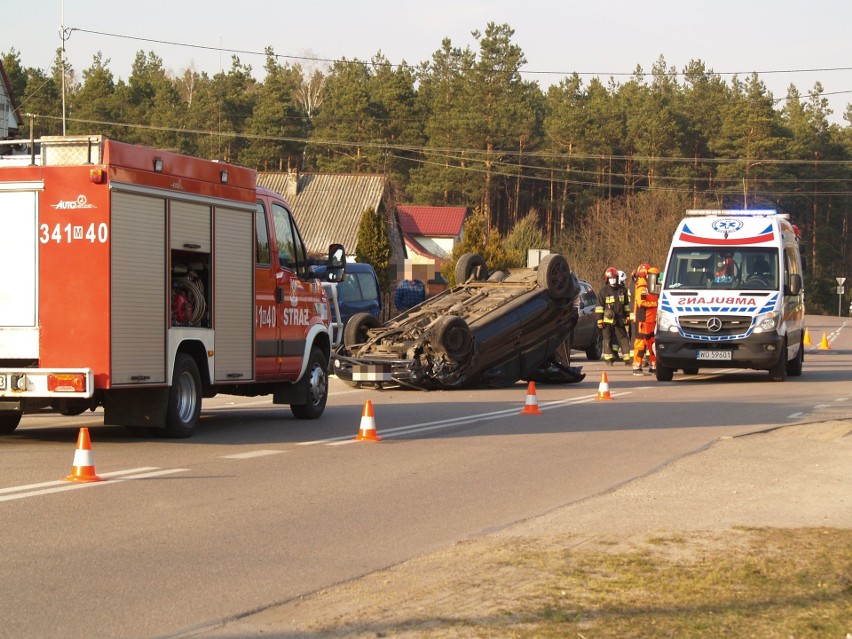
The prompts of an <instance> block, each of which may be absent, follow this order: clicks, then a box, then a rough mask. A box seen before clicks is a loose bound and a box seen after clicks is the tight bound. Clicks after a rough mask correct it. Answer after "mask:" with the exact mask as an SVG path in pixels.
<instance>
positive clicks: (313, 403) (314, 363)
mask: <svg viewBox="0 0 852 639" xmlns="http://www.w3.org/2000/svg"><path fill="white" fill-rule="evenodd" d="M325 360H326V358H325V357H324V356H323V354H322V351H321V350H320V349H318V348H316V347H314V348H312V349H311V356H310V358H309V359H308V368H307V369H306V370H305V375H304V376H303V377H302V379H300V380H299V381H298V382H297V384H298V385H300V386H301V388H300V389H299V391H300V392H298V393H297V396H299V397H305V403H304V404H290V412H292V413H293V416H294V417H295V418H296V419H319V417H320V416H321V415H322V412H323V411H324V410H325V403H326V402H327V401H328V373H327V371H326V365H325Z"/></svg>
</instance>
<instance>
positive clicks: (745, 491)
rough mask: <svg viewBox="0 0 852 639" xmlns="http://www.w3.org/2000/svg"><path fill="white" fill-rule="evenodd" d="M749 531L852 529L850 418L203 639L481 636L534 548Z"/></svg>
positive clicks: (533, 573) (720, 449)
mask: <svg viewBox="0 0 852 639" xmlns="http://www.w3.org/2000/svg"><path fill="white" fill-rule="evenodd" d="M749 527H770V528H839V529H852V419H848V420H839V421H828V422H821V423H813V424H801V425H793V426H786V427H781V428H778V429H776V430H772V431H768V432H765V433H760V434H754V435H748V436H744V437H738V438H729V439H723V440H720V441H718V442H716V443H714V444H713V445H711V446H709V447H707V448H706V449H704V450H702V451H700V452H698V453H696V454H693V455H690V456H687V457H684V458H682V459H680V460H677V461H675V462H673V463H671V464H669V465H668V466H665V467H664V468H661V469H659V470H658V471H656V472H654V473H652V474H649V475H647V476H645V477H642V478H639V479H636V480H634V481H631V482H629V483H627V484H625V485H623V486H621V487H619V488H617V489H615V490H612V491H610V492H608V493H605V494H602V495H598V496H595V497H592V498H589V499H586V500H584V501H581V502H578V503H574V504H571V505H568V506H565V507H563V508H560V509H558V510H556V511H554V512H551V513H548V514H546V515H543V516H541V517H537V518H535V519H531V520H528V521H524V522H520V523H518V524H515V525H513V526H510V527H508V528H506V529H504V530H502V531H500V532H498V533H494V534H491V535H488V536H484V537H479V538H476V539H472V540H468V541H464V542H460V543H458V544H456V545H454V546H453V547H451V548H449V549H447V550H445V551H443V552H439V553H435V554H431V555H427V556H423V557H418V558H415V559H412V560H410V561H408V562H405V563H403V564H400V565H398V566H394V567H393V568H390V569H388V570H384V571H380V572H377V573H373V574H370V575H368V576H366V577H364V578H362V579H358V580H355V581H352V582H347V583H344V584H340V585H338V586H335V587H333V588H329V589H327V590H323V591H321V592H317V593H314V594H313V595H311V596H309V597H305V598H302V599H300V600H297V601H292V602H288V603H286V604H282V605H280V606H276V607H274V608H270V609H267V610H265V611H263V612H260V613H257V614H254V615H251V616H248V617H245V618H243V619H240V620H235V621H232V622H230V623H227V624H225V625H224V626H223V627H220V628H218V629H216V630H214V631H212V632H208V633H204V636H216V637H230V638H236V637H256V636H270V637H287V638H291V637H347V638H358V639H361V638H367V637H371V638H374V637H430V638H443V637H467V636H469V637H476V636H482V635H481V634H479V633H478V630H477V627H480V628H481V627H482V626H492V627H493V625H494V624H495V623H497V624H498V626H499V619H500V617H501V616H505V615H506V614H508V613H507V611H509V610H512V609H513V602H515V601H517V600H518V599H520V598H523V597H524V596H525V594H527V592H528V590H534V589H535V588H540V583H541V574H540V572H541V571H540V570H536V567H535V566H534V565H530V562H528V561H519V560H518V557H521V556H524V555H525V553H526V552H527V551H529V550H533V551H536V552H538V551H541V550H545V551H548V550H555V551H566V550H571V551H572V552H581V551H582V550H583V549H584V548H588V549H594V551H595V552H601V550H602V549H610V550H612V551H613V552H618V551H620V550H625V549H636V548H641V547H643V546H651V545H656V547H657V549H659V539H660V538H669V539H670V538H672V536H677V537H678V539H679V543H677V544H671V545H667V546H666V548H667V552H669V551H670V552H675V553H681V554H683V553H687V554H688V553H694V552H695V553H697V552H703V551H705V550H706V549H708V548H713V547H714V545H716V546H719V545H722V544H724V545H725V547H730V544H731V543H736V539H737V534H736V533H737V531H738V530H742V529H743V528H749ZM732 533H733V534H732ZM536 584H538V585H536ZM850 630H852V628H850ZM495 636H498V635H495Z"/></svg>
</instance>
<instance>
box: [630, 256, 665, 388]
mask: <svg viewBox="0 0 852 639" xmlns="http://www.w3.org/2000/svg"><path fill="white" fill-rule="evenodd" d="M659 298H660V269H658V268H657V267H656V266H648V265H647V264H644V263H643V264H640V265H639V268H637V269H636V292H635V300H636V302H635V305H634V314H635V317H636V339H635V341H634V342H633V374H634V375H642V363H643V361H644V358H645V355H646V352H647V355H648V362H649V368H648V372H650V373H656V372H657V356H656V353H655V352H654V335H655V333H656V330H657V301H658V300H659Z"/></svg>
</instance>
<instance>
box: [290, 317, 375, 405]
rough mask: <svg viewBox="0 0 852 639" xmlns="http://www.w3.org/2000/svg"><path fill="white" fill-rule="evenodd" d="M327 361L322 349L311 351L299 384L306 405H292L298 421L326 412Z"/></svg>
mask: <svg viewBox="0 0 852 639" xmlns="http://www.w3.org/2000/svg"><path fill="white" fill-rule="evenodd" d="M370 317H372V315H370ZM326 360H327V358H326V357H325V356H324V355H323V353H322V351H321V350H320V349H318V348H316V347H314V348H312V349H311V356H310V358H309V359H308V368H307V369H306V370H305V375H304V376H303V377H302V379H300V380H299V381H298V382H297V383H298V384H300V385H302V386H303V387H304V391H305V396H306V400H305V403H304V404H290V412H292V413H293V416H294V417H295V418H296V419H319V417H320V416H321V415H322V413H323V411H324V410H325V404H326V402H327V401H328V374H327V371H326V365H325V362H326ZM300 395H301V393H300Z"/></svg>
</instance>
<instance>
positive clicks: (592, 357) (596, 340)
mask: <svg viewBox="0 0 852 639" xmlns="http://www.w3.org/2000/svg"><path fill="white" fill-rule="evenodd" d="M602 355H603V332H601V329H599V328H598V327H597V326H596V327H595V335H594V337H593V338H592V344H591V346H589V348H587V349H586V359H588V360H589V361H591V362H597V361H599V360H600V358H601V356H602Z"/></svg>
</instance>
